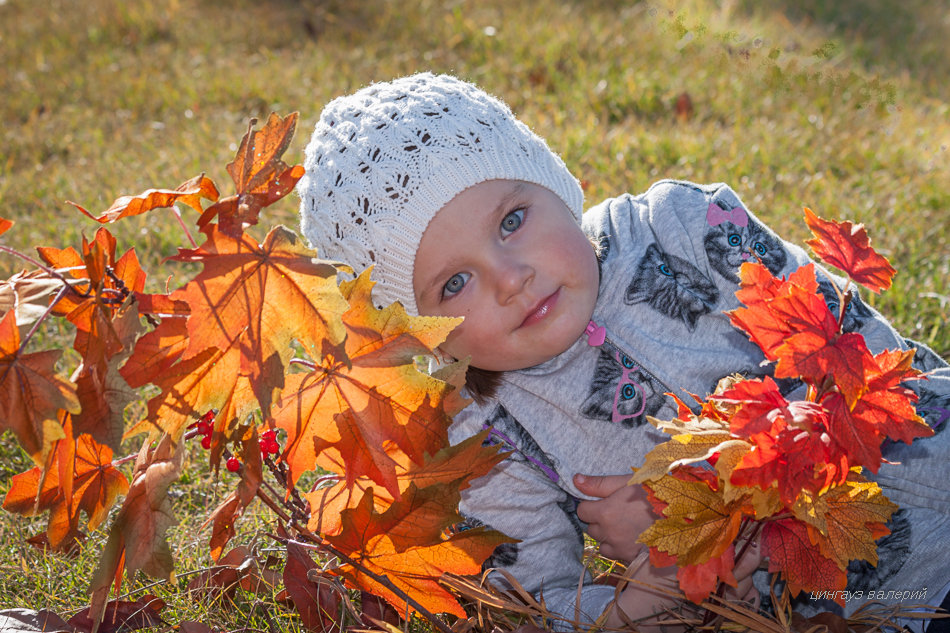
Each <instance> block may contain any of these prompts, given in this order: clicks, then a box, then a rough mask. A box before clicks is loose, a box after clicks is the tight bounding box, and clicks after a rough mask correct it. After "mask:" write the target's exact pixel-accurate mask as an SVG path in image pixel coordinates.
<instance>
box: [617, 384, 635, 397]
mask: <svg viewBox="0 0 950 633" xmlns="http://www.w3.org/2000/svg"><path fill="white" fill-rule="evenodd" d="M636 395H637V390H636V389H634V388H633V385H624V386H623V387H622V388H621V389H620V397H621V398H623V399H624V400H632V399H633V398H634V397H635V396H636Z"/></svg>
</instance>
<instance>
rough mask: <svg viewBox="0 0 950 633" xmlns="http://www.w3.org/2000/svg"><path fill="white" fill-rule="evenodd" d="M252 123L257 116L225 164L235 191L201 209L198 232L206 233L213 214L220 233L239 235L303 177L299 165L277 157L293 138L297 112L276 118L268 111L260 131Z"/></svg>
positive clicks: (255, 122) (255, 222) (232, 235)
mask: <svg viewBox="0 0 950 633" xmlns="http://www.w3.org/2000/svg"><path fill="white" fill-rule="evenodd" d="M256 124H257V119H251V121H250V123H249V124H248V130H247V133H246V134H245V135H244V138H243V139H241V147H239V148H238V151H237V156H236V157H235V158H234V161H233V162H231V163H228V173H229V174H230V175H231V179H232V180H233V181H234V184H235V186H236V187H237V194H235V195H233V196H229V197H227V198H223V199H222V200H220V201H219V202H217V203H215V204H213V205H211V206H210V207H208V208H207V209H206V210H205V212H204V213H203V214H202V215H201V217H200V218H198V226H199V227H200V228H201V230H202V231H205V232H206V231H207V230H208V228H209V227H210V223H211V221H212V220H213V219H214V218H215V217H217V218H218V223H219V224H218V229H219V230H220V231H221V232H222V233H224V234H225V235H229V236H231V237H234V238H238V237H240V235H241V233H242V232H243V231H244V229H245V228H247V227H248V226H252V225H254V224H257V221H258V215H259V214H260V211H261V209H262V208H264V207H266V206H269V205H271V204H273V203H275V202H276V201H278V200H280V199H281V198H283V197H284V196H286V195H287V194H288V193H290V192H291V191H292V190H293V188H294V185H296V184H297V181H298V180H300V178H301V177H303V174H304V169H303V167H302V166H301V165H294V166H293V167H288V166H287V164H286V163H284V161H283V160H281V156H283V154H284V152H285V151H287V148H288V147H289V146H290V141H291V140H292V139H293V137H294V130H295V129H296V127H297V113H296V112H293V113H291V114H288V115H287V116H286V117H280V116H278V115H277V114H276V113H273V112H272V113H271V114H270V116H269V117H268V119H267V123H265V124H264V127H263V129H261V130H260V131H257V130H255V129H254V125H256Z"/></svg>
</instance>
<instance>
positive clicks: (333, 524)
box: [303, 431, 506, 535]
mask: <svg viewBox="0 0 950 633" xmlns="http://www.w3.org/2000/svg"><path fill="white" fill-rule="evenodd" d="M486 435H487V431H485V432H482V433H478V434H476V435H473V436H471V437H469V438H466V439H465V440H463V441H461V442H459V443H458V444H453V445H451V446H445V447H444V448H442V449H440V450H439V451H437V452H436V453H435V454H434V455H432V456H428V455H427V456H426V459H425V462H424V463H423V464H421V465H417V464H415V463H413V462H411V461H409V460H406V459H403V460H400V463H399V465H398V466H397V471H396V481H397V484H398V487H399V492H400V495H402V494H403V493H404V492H405V491H407V490H409V488H410V486H415V487H416V488H420V489H421V488H427V487H429V486H435V485H444V484H453V485H456V486H458V489H459V491H462V490H465V489H466V488H468V486H469V483H470V482H471V480H473V479H475V478H477V477H481V476H482V475H486V474H488V472H489V471H490V470H491V469H492V467H494V466H495V465H496V464H497V463H498V462H500V461H501V460H502V459H503V458H504V457H505V455H506V453H504V452H499V451H498V446H497V445H495V446H483V445H482V442H483V440H484V439H485V437H486ZM397 450H398V449H395V450H392V451H391V452H390V455H392V456H393V458H394V460H395V459H396V458H397ZM340 466H341V467H342V466H343V464H340ZM373 484H374V482H373V480H372V479H371V478H369V477H367V476H365V475H364V476H362V477H357V478H356V479H355V480H354V481H353V483H352V484H348V482H347V481H346V479H345V478H342V481H339V482H338V483H336V484H334V485H332V486H329V487H326V488H318V489H317V490H313V491H311V492H310V493H306V494H304V495H303V497H304V498H305V499H306V500H307V501H308V503H309V504H310V509H311V518H310V521H309V524H308V526H307V527H308V529H310V530H312V531H315V532H317V533H320V534H328V535H332V534H338V533H339V531H340V529H342V524H341V522H340V519H341V516H342V513H343V511H344V510H346V509H348V508H355V507H356V506H357V505H359V503H360V501H361V500H362V499H363V496H364V495H365V494H366V493H367V492H371V494H372V496H373V502H374V510H375V511H376V512H380V513H381V512H384V511H385V510H386V509H387V508H388V507H389V506H390V505H391V504H392V502H393V501H394V497H393V496H392V495H390V494H389V493H388V492H387V491H385V490H381V491H373Z"/></svg>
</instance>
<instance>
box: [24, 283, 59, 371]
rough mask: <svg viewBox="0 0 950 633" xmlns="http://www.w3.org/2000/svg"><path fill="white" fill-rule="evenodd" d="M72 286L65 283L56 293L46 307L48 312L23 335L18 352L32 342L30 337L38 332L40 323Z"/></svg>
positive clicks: (47, 316)
mask: <svg viewBox="0 0 950 633" xmlns="http://www.w3.org/2000/svg"><path fill="white" fill-rule="evenodd" d="M70 288H71V286H70V285H69V284H66V285H64V286H63V287H62V288H60V289H59V291H58V292H57V293H56V296H55V297H53V300H52V301H50V303H49V306H48V307H47V308H46V312H44V313H43V316H41V317H40V318H38V319H37V320H36V322H35V323H33V327H31V328H30V331H29V332H27V333H26V336H25V337H23V341H22V342H21V343H20V349H18V350H17V354H21V353H23V350H25V349H26V344H27V343H29V342H30V339H31V338H33V335H34V334H36V332H37V330H39V329H40V325H42V324H43V321H45V320H46V319H48V318H49V315H50V314H52V313H53V308H55V307H56V304H57V303H59V302H60V300H62V298H63V297H65V296H66V292H67V291H68V290H69V289H70Z"/></svg>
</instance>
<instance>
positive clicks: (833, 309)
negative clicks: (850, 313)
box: [828, 301, 838, 316]
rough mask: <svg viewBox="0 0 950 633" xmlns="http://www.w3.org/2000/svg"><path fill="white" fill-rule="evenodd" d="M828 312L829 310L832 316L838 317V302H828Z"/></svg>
mask: <svg viewBox="0 0 950 633" xmlns="http://www.w3.org/2000/svg"><path fill="white" fill-rule="evenodd" d="M828 310H830V311H831V313H832V314H833V315H835V316H838V302H837V301H830V302H829V303H828Z"/></svg>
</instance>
